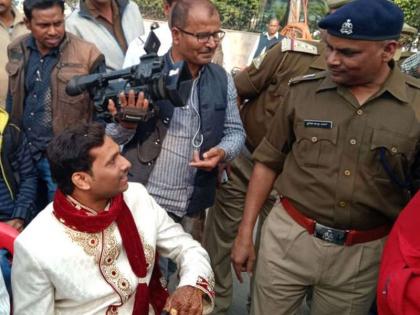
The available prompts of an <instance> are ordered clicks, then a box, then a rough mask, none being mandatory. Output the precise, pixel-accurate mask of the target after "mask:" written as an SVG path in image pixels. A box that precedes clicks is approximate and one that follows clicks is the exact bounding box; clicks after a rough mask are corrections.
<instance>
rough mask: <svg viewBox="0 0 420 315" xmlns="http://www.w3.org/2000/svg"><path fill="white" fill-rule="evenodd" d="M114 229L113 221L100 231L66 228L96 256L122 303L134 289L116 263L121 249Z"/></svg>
mask: <svg viewBox="0 0 420 315" xmlns="http://www.w3.org/2000/svg"><path fill="white" fill-rule="evenodd" d="M114 230H115V224H114V223H113V224H111V225H110V226H109V227H108V228H106V229H105V230H104V231H103V232H100V233H84V232H79V231H75V230H72V229H69V228H66V233H67V235H69V236H70V238H71V240H72V241H73V242H74V243H77V244H78V245H79V246H80V247H81V248H82V249H83V250H84V251H85V253H86V254H88V255H89V256H93V257H94V260H95V263H96V264H98V265H99V268H100V270H101V274H102V276H103V277H104V279H105V281H106V282H107V283H108V284H109V285H111V286H112V288H113V289H114V290H115V292H116V293H117V294H118V295H119V296H120V299H121V305H122V304H124V303H125V302H127V300H128V299H129V298H130V296H131V294H132V293H133V290H132V289H131V285H130V282H129V281H128V280H127V279H126V278H124V277H123V276H122V274H121V272H120V270H119V269H118V268H117V265H116V261H117V258H118V256H119V255H120V249H119V248H118V244H117V240H116V238H115V236H114ZM102 244H104V247H102ZM121 305H119V306H121ZM114 306H116V305H114ZM113 310H114V314H117V313H118V312H117V310H116V307H113ZM115 312H116V313H115Z"/></svg>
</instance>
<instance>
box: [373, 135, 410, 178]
mask: <svg viewBox="0 0 420 315" xmlns="http://www.w3.org/2000/svg"><path fill="white" fill-rule="evenodd" d="M415 146H416V141H415V140H413V139H411V138H409V137H407V136H406V135H403V134H399V133H396V132H393V131H389V130H385V129H375V130H373V134H372V140H371V144H370V159H369V160H370V163H369V164H371V165H370V167H369V166H368V169H369V170H370V171H373V172H374V173H373V174H372V175H373V176H374V177H377V178H386V179H389V172H392V173H393V174H394V175H395V176H396V178H400V179H401V180H402V181H404V180H405V177H406V175H407V172H408V165H409V162H410V161H411V160H412V159H413V156H414V152H415Z"/></svg>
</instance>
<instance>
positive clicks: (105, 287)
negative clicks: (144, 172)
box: [12, 183, 214, 315]
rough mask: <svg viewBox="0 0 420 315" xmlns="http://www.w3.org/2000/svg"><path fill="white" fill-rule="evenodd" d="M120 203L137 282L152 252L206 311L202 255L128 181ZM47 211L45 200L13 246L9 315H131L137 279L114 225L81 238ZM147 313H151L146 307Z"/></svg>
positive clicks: (209, 277) (208, 284)
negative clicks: (131, 235) (140, 260)
mask: <svg viewBox="0 0 420 315" xmlns="http://www.w3.org/2000/svg"><path fill="white" fill-rule="evenodd" d="M124 200H125V202H126V204H127V206H128V208H129V209H130V210H131V212H132V214H133V217H134V221H135V223H136V225H137V227H138V229H139V233H140V236H141V239H142V242H143V247H144V252H145V257H146V262H147V264H148V268H147V275H146V278H145V279H144V280H145V281H146V282H147V283H149V281H150V278H151V275H152V271H153V265H154V261H155V251H156V250H157V251H158V252H159V254H160V255H162V256H165V257H169V258H170V259H172V260H173V261H175V262H176V263H177V265H178V268H179V270H180V273H179V275H180V283H179V286H185V285H192V286H195V287H197V288H199V289H201V290H202V291H204V292H205V293H206V294H207V295H208V297H209V298H210V300H211V303H208V302H206V301H205V300H204V303H205V304H204V313H205V314H208V313H210V312H211V310H212V308H213V294H212V291H213V286H214V278H213V272H212V271H211V267H210V263H209V262H210V259H209V257H208V255H207V253H206V252H205V250H204V249H203V248H202V247H201V246H200V244H199V243H198V242H196V241H194V240H193V239H192V237H191V236H190V235H189V234H187V233H185V232H184V230H183V229H182V227H181V226H180V225H179V224H176V223H174V221H173V220H172V219H171V218H170V217H169V216H168V215H167V213H166V211H165V210H163V209H162V208H161V207H160V206H159V205H158V204H157V203H156V202H155V201H154V199H153V198H152V197H151V196H150V195H149V194H148V193H147V191H146V189H145V188H144V187H143V186H142V185H141V184H138V183H130V184H129V188H128V190H127V191H126V192H125V193H124ZM52 211H53V206H52V203H51V204H49V205H48V206H47V208H46V209H44V210H43V211H41V212H40V214H39V215H38V216H37V217H36V218H35V219H34V220H33V221H32V222H31V223H30V224H29V226H28V227H27V228H26V229H25V230H24V231H23V232H22V233H21V234H20V235H19V236H18V237H17V239H16V241H15V254H14V258H13V268H12V288H13V303H14V314H15V315H26V314H28V315H33V314H62V315H74V314H83V315H89V314H90V315H96V314H102V315H103V314H105V313H106V311H107V309H108V308H109V307H111V306H116V307H117V310H118V314H119V315H131V314H132V311H133V306H134V299H135V291H136V288H137V284H138V282H139V281H143V280H142V279H138V278H137V277H136V275H135V274H134V272H133V271H132V269H131V267H130V264H129V262H128V259H127V254H126V251H125V249H124V247H123V246H122V239H121V235H120V233H119V230H118V228H117V226H116V223H115V222H114V223H112V224H111V225H110V226H109V227H108V228H106V229H105V230H104V231H102V232H99V233H83V232H78V231H75V230H73V229H71V228H69V227H67V226H65V225H64V224H62V223H61V222H60V221H59V220H58V219H57V218H56V217H55V216H54V214H53V213H52ZM121 304H122V305H121ZM149 314H150V315H152V314H154V311H153V308H152V307H150V309H149ZM157 315H159V314H157Z"/></svg>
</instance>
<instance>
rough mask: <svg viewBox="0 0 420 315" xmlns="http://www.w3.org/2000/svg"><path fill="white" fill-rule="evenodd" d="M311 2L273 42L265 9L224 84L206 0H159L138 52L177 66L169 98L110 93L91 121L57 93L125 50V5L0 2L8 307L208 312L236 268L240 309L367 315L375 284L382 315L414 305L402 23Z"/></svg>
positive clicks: (413, 91) (368, 9) (411, 164)
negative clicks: (137, 115) (183, 71)
mask: <svg viewBox="0 0 420 315" xmlns="http://www.w3.org/2000/svg"><path fill="white" fill-rule="evenodd" d="M327 2H328V5H329V9H330V12H329V14H328V15H327V16H326V17H324V18H323V19H322V20H321V21H320V22H319V27H320V30H321V34H322V35H321V37H322V40H321V41H320V42H315V41H313V42H309V41H299V40H294V39H290V38H287V37H283V36H281V35H279V29H280V25H279V21H278V20H277V19H276V18H272V19H271V20H270V21H269V22H268V24H267V33H263V34H261V36H260V38H259V40H258V42H257V44H256V47H255V49H253V50H252V51H251V52H250V56H251V55H252V58H251V59H252V62H251V64H250V65H249V66H248V67H246V68H245V69H243V70H242V71H241V72H240V73H238V74H236V75H235V77H234V78H233V77H232V75H231V74H229V73H228V72H226V70H225V69H224V68H223V61H222V59H223V51H222V49H221V41H222V40H223V39H224V37H225V32H224V31H223V30H222V29H221V20H220V15H219V12H218V10H217V8H216V6H215V5H214V4H213V3H212V2H211V1H209V0H163V2H162V8H163V11H164V13H165V16H166V17H167V18H168V23H167V24H165V23H163V24H162V25H161V26H160V27H159V28H157V30H156V31H155V34H156V35H157V36H158V38H159V39H160V41H161V46H160V49H159V50H158V52H157V53H158V55H159V56H161V57H162V60H163V72H164V73H169V74H170V73H173V72H174V71H173V69H175V68H176V67H177V65H179V62H182V61H183V62H185V64H186V66H187V68H188V71H189V74H190V76H191V87H190V90H188V97H187V98H186V102H185V104H183V105H184V106H175V105H176V104H174V103H173V102H172V101H171V100H170V99H163V100H153V99H148V95H145V94H144V93H143V92H139V93H135V92H134V91H133V90H127V91H123V92H121V93H120V94H119V95H118V97H117V98H114V99H109V100H106V102H105V103H104V104H102V105H103V106H102V107H103V109H105V110H106V111H108V112H109V115H108V116H107V117H106V116H104V115H100V114H99V113H98V108H97V107H95V104H94V100H93V92H92V90H89V89H87V90H83V91H81V93H79V95H69V94H68V93H67V92H68V89H67V90H66V87H67V85H68V83H69V81H70V80H71V79H72V78H74V77H75V76H81V75H89V74H101V73H102V74H105V73H112V72H113V71H117V70H121V69H123V68H127V67H131V66H135V65H137V64H138V63H139V62H140V57H141V56H143V55H145V54H146V50H147V49H145V42H146V39H147V37H148V35H149V31H145V28H144V25H143V19H142V16H141V13H140V11H139V8H138V6H137V4H135V3H134V2H133V1H131V0H80V3H79V6H78V8H77V9H75V10H74V11H73V12H72V13H71V14H70V15H69V16H68V17H65V15H64V1H63V0H25V1H24V2H23V10H24V16H22V15H21V14H20V13H19V12H18V11H17V10H15V9H14V8H13V6H12V5H11V1H10V0H0V24H1V25H0V32H1V33H0V34H1V36H2V38H4V43H6V44H7V45H4V47H2V52H1V54H0V63H1V68H2V69H0V83H1V86H0V90H1V91H2V93H0V103H1V105H4V106H3V107H4V108H2V107H0V136H1V137H0V153H1V154H0V171H1V172H0V174H1V176H0V221H2V222H4V223H6V224H8V225H10V226H12V227H13V228H15V229H17V230H18V231H19V232H21V233H20V235H19V236H18V238H17V239H16V241H15V246H14V247H15V249H14V256H13V264H12V268H11V269H12V277H11V283H12V288H11V290H9V292H8V293H9V295H10V296H13V311H14V313H15V314H52V313H60V314H136V315H137V314H140V315H146V314H161V313H162V312H166V313H168V314H171V315H198V314H203V313H204V314H226V313H227V312H228V310H229V307H230V305H231V303H232V291H233V289H232V272H231V270H232V269H231V264H232V265H233V269H234V271H235V273H236V276H237V277H238V279H239V280H240V281H241V282H242V273H243V272H248V273H249V274H251V275H252V277H251V279H252V281H251V282H252V284H251V296H250V313H251V314H253V315H264V314H284V315H288V314H295V313H300V312H303V308H309V309H310V313H311V314H339V313H343V314H356V315H360V314H368V313H369V311H371V310H372V306H373V308H374V309H375V305H376V303H375V297H376V295H377V300H378V305H379V311H380V312H383V313H384V314H416V312H417V313H418V312H420V304H419V303H418V299H416V298H415V293H413V292H415V289H414V288H418V287H419V282H420V278H419V274H418V272H416V270H417V269H416V268H417V267H416V266H417V265H416V259H414V258H412V261H411V260H409V259H404V258H405V257H406V256H407V255H410V254H409V253H411V255H414V254H413V252H416V251H417V252H419V250H420V248H419V245H418V244H419V242H418V241H416V237H415V236H413V235H414V231H415V229H414V227H415V226H416V225H415V224H413V223H412V222H416V220H418V218H417V217H416V216H415V214H414V215H411V213H413V210H410V209H417V210H418V207H416V205H417V204H418V201H417V199H415V198H413V199H412V197H413V196H414V195H415V193H416V192H417V189H418V186H419V176H420V160H419V159H418V158H419V156H420V151H419V150H420V81H419V80H418V79H417V78H418V77H419V73H420V66H419V55H418V53H417V54H414V55H413V56H411V57H409V58H408V59H407V60H405V61H404V62H403V63H401V65H399V64H398V63H397V61H396V60H395V59H396V58H397V57H398V58H400V57H401V53H400V47H401V42H399V40H400V37H401V33H402V31H403V24H404V16H403V13H402V11H401V10H400V9H399V8H398V7H397V6H396V5H395V4H393V3H392V2H389V1H387V0H354V1H351V0H328V1H327ZM373 20H375V23H371V22H372V21H373ZM6 46H7V47H6ZM401 69H402V70H403V71H404V72H406V74H404V73H403V72H402V71H401ZM70 94H72V93H70ZM121 110H127V111H132V112H134V111H135V112H143V113H146V115H145V116H144V117H145V118H144V119H143V120H141V121H135V122H134V121H127V120H124V119H122V118H121V117H122V116H121V115H120V114H119V113H120V111H121ZM410 200H411V202H410ZM409 202H410V206H409V208H407V211H405V212H403V213H407V215H405V216H401V218H400V219H399V220H398V224H396V225H395V229H394V230H393V232H392V234H391V237H390V242H389V245H386V240H387V237H388V235H389V233H390V231H391V229H392V227H393V223H394V222H395V221H396V220H397V217H398V215H399V213H400V212H401V211H402V209H403V208H404V207H405V206H406V205H407V204H408V203H409ZM207 209H208V210H207ZM206 210H207V211H206ZM206 213H207V218H206ZM409 215H411V217H409ZM412 217H413V219H411V221H410V218H412ZM258 218H259V220H258V225H257V219H258ZM407 218H408V219H407ZM407 222H409V223H410V222H411V223H412V224H411V225H410V224H409V223H407ZM0 227H1V226H0ZM256 227H257V231H256V237H255V242H254V234H255V233H254V229H255V228H256ZM402 227H404V228H402ZM410 231H411V232H410ZM410 233H411V234H410ZM402 238H408V239H409V244H410V246H411V247H410V246H408V245H406V244H407V242H404V243H403V244H402V243H401V242H400V241H399V240H400V239H402ZM391 240H392V241H391ZM254 243H255V245H254ZM403 245H404V247H403ZM407 246H408V247H407ZM384 247H385V248H386V249H385V254H384V258H383V259H381V257H382V252H383V249H384ZM400 247H401V248H400ZM411 248H414V250H413V251H411V252H410V249H411ZM407 252H409V253H407ZM396 253H398V255H397V254H396ZM257 257H258V259H257ZM394 257H398V260H397V258H395V259H394ZM401 257H403V258H401ZM416 257H417V258H418V256H416ZM9 258H10V257H9ZM7 259H8V258H7V256H4V255H3V254H2V255H0V263H2V262H4V261H5V260H6V262H7ZM381 260H383V261H384V265H383V266H382V271H381V275H379V270H380V268H379V267H380V264H381ZM0 266H3V264H0ZM175 272H177V275H178V276H177V280H176V281H175V282H178V283H177V288H176V289H168V282H169V281H172V282H173V281H174V277H172V275H173V274H174V273H175ZM396 272H399V273H398V275H399V276H398V277H396V276H394V275H395V273H396ZM0 275H1V273H0ZM378 277H379V279H380V280H379V282H378ZM0 278H1V280H2V281H1V282H0V296H1V292H2V291H1V288H2V287H3V285H2V284H3V277H0ZM5 280H6V283H10V279H7V278H5ZM395 295H397V296H398V297H399V299H397V298H395V297H394V296H395ZM2 305H5V304H2V300H1V299H0V307H2ZM9 307H10V306H9V305H8V308H9ZM373 312H375V311H373ZM0 313H1V312H0Z"/></svg>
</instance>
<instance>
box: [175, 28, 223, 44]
mask: <svg viewBox="0 0 420 315" xmlns="http://www.w3.org/2000/svg"><path fill="white" fill-rule="evenodd" d="M176 28H177V29H179V30H180V31H181V32H182V33H184V34H187V35H190V36H194V37H195V38H197V41H198V42H199V43H202V44H204V43H208V41H209V40H210V37H213V39H214V41H215V42H220V41H221V40H222V39H223V37H225V32H224V31H222V30H220V31H216V32H214V33H208V32H205V33H190V32H187V31H186V30H183V29H182V28H180V27H178V26H176Z"/></svg>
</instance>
